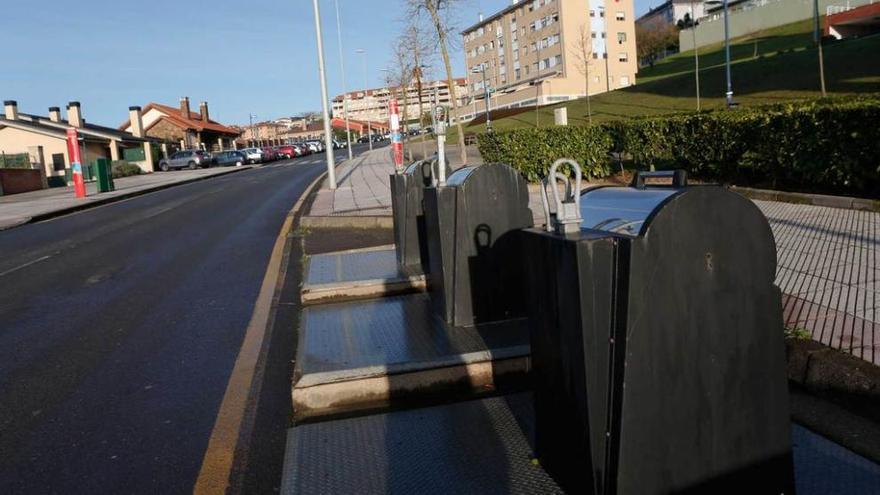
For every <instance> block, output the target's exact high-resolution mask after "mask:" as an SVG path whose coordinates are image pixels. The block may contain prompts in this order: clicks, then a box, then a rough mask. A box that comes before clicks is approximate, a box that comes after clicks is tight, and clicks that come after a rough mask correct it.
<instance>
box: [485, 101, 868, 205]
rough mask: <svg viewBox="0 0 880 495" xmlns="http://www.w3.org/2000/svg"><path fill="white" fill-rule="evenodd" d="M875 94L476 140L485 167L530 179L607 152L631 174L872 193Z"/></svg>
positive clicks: (604, 165)
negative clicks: (506, 167) (672, 171)
mask: <svg viewBox="0 0 880 495" xmlns="http://www.w3.org/2000/svg"><path fill="white" fill-rule="evenodd" d="M877 122H880V98H878V97H877V96H867V97H854V98H841V99H833V100H831V99H825V100H812V101H807V102H803V101H801V102H793V103H783V104H775V105H767V106H762V107H751V108H741V109H737V110H733V111H726V110H719V111H713V112H701V113H692V114H677V115H671V116H662V117H651V118H640V119H632V120H625V121H616V122H609V123H605V124H601V125H596V126H589V127H555V128H548V129H519V130H516V131H511V132H504V133H497V134H493V135H483V136H480V138H479V146H480V151H481V152H482V153H483V157H484V159H486V160H487V161H500V162H505V163H509V164H510V165H512V166H514V167H515V168H517V169H518V170H519V171H520V172H522V173H523V175H524V176H525V177H526V178H528V179H529V180H531V181H536V180H538V179H540V178H542V177H543V176H544V175H545V174H546V172H547V168H548V167H549V165H550V164H551V163H552V162H553V161H554V160H555V159H557V158H562V157H566V158H574V159H576V160H578V161H579V162H581V163H588V164H589V165H588V166H587V170H586V172H588V173H590V174H591V175H603V174H605V173H607V172H608V171H609V167H608V164H609V153H610V152H611V151H614V152H618V153H623V154H626V155H628V156H629V157H630V158H631V159H632V161H633V163H634V164H635V165H636V166H637V167H638V168H650V167H654V168H658V169H669V168H681V169H684V170H687V171H688V173H689V174H690V175H692V176H694V177H697V178H700V179H704V180H712V181H720V182H732V183H737V184H740V185H754V186H758V187H772V188H786V189H799V190H807V191H819V192H832V193H844V194H861V195H868V196H877V195H878V194H880V126H878V125H877V124H876V123H877Z"/></svg>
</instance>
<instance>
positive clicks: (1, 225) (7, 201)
mask: <svg viewBox="0 0 880 495" xmlns="http://www.w3.org/2000/svg"><path fill="white" fill-rule="evenodd" d="M248 168H251V167H250V166H244V167H236V168H206V169H198V170H181V171H174V172H156V173H152V174H144V175H135V176H131V177H123V178H121V179H115V180H114V181H113V182H114V185H115V188H116V189H115V190H114V191H112V192H108V193H100V194H99V193H98V191H97V184H96V183H94V182H91V183H88V184H86V191H87V196H86V197H85V198H76V197H75V196H74V193H73V187H53V188H49V189H42V190H39V191H33V192H28V193H22V194H10V195H8V196H0V230H4V229H9V228H12V227H16V226H18V225H21V224H25V223H28V222H31V221H34V220H35V219H40V218H48V217H51V216H55V215H61V214H65V213H67V212H72V211H75V210H79V209H82V208H87V207H89V206H96V205H98V204H102V203H106V202H111V201H114V200H119V199H122V198H126V197H129V196H133V195H137V194H140V193H145V192H148V191H152V190H157V189H163V188H166V187H171V186H174V185H179V184H183V183H187V182H192V181H196V180H201V179H207V178H209V177H214V176H218V175H224V174H228V173H231V172H238V171H240V170H243V169H248Z"/></svg>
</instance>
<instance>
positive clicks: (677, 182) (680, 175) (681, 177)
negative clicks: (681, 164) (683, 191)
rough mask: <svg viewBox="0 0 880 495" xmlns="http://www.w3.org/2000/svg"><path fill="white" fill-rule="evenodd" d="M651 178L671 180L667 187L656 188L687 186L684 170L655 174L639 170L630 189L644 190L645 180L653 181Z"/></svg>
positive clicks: (661, 171) (664, 171)
mask: <svg viewBox="0 0 880 495" xmlns="http://www.w3.org/2000/svg"><path fill="white" fill-rule="evenodd" d="M653 178H669V179H672V183H671V184H670V185H669V186H665V185H663V186H660V185H658V186H657V187H676V188H677V187H686V186H687V185H688V179H687V172H686V171H684V170H659V171H655V172H649V171H645V170H639V171H638V172H636V174H635V175H634V176H633V180H632V184H630V187H635V188H636V189H644V188H645V179H653Z"/></svg>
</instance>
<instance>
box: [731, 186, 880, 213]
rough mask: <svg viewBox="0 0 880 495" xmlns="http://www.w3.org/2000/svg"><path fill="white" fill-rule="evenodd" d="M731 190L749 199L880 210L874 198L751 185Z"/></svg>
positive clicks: (846, 208)
mask: <svg viewBox="0 0 880 495" xmlns="http://www.w3.org/2000/svg"><path fill="white" fill-rule="evenodd" d="M730 190H731V191H733V192H736V193H739V194H741V195H743V196H745V197H747V198H749V199H757V200H765V201H779V202H782V203H794V204H800V205H812V206H827V207H829V208H842V209H845V210H859V211H876V212H880V201H877V200H873V199H865V198H853V197H850V196H830V195H826V194H807V193H795V192H785V191H774V190H771V189H753V188H751V187H739V186H730Z"/></svg>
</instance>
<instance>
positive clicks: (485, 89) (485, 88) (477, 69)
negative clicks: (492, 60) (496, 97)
mask: <svg viewBox="0 0 880 495" xmlns="http://www.w3.org/2000/svg"><path fill="white" fill-rule="evenodd" d="M472 72H473V73H474V74H478V73H479V74H483V95H484V96H483V98H485V100H486V132H489V133H491V132H492V119H491V118H490V114H489V95H490V92H489V84H487V83H486V64H480V65H479V66H478V67H474V68H473V69H472Z"/></svg>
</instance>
